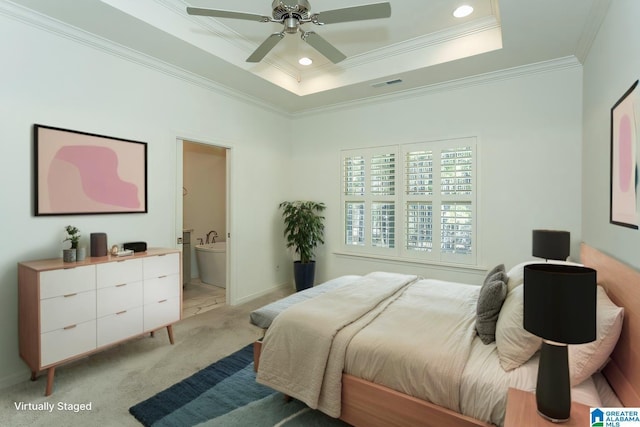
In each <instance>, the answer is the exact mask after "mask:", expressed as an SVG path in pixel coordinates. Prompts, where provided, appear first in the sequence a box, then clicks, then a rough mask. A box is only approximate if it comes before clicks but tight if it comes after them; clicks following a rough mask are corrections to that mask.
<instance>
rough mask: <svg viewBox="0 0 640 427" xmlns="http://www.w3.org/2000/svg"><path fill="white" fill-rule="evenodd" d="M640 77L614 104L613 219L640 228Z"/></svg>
mask: <svg viewBox="0 0 640 427" xmlns="http://www.w3.org/2000/svg"><path fill="white" fill-rule="evenodd" d="M637 87H638V80H636V81H635V82H634V83H633V84H632V85H631V87H630V88H629V89H628V90H627V91H626V92H625V93H624V95H622V97H620V99H619V100H618V101H617V102H616V103H615V104H614V106H613V107H612V108H611V158H610V160H611V162H610V163H611V164H610V176H609V178H610V188H609V190H610V193H609V195H610V197H609V222H610V223H611V224H615V225H619V226H622V227H627V228H632V229H636V230H637V229H638V215H639V212H640V206H639V204H640V195H639V194H638V191H640V188H639V185H640V182H639V176H638V166H639V164H640V162H639V161H638V158H639V155H640V153H639V152H638V138H639V137H640V135H638V134H637V132H638V131H640V111H639V110H640V102H639V100H640V98H639V95H638V90H637Z"/></svg>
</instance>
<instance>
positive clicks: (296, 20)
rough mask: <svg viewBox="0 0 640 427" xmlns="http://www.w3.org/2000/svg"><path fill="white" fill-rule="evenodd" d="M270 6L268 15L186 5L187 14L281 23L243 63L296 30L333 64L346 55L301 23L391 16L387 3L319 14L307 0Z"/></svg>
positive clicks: (259, 56) (263, 53)
mask: <svg viewBox="0 0 640 427" xmlns="http://www.w3.org/2000/svg"><path fill="white" fill-rule="evenodd" d="M271 7H272V9H273V13H272V17H269V16H263V15H255V14H251V13H243V12H233V11H227V10H218V9H208V8H198V7H187V13H188V14H189V15H201V16H212V17H215V18H230V19H244V20H248V21H257V22H278V23H281V24H283V26H284V28H283V29H282V31H281V32H278V33H273V34H271V35H270V36H269V37H267V39H266V40H265V41H264V42H262V44H261V45H260V46H259V47H258V49H256V50H255V52H253V53H252V54H251V56H249V57H248V58H247V62H260V61H261V60H262V59H263V58H264V57H265V56H266V55H267V53H269V52H270V51H271V49H273V48H274V47H275V46H276V45H277V44H278V42H279V41H280V40H282V38H283V37H284V35H285V34H296V33H297V32H298V31H299V32H300V34H301V37H302V40H304V41H305V42H307V43H309V44H310V45H311V46H312V47H313V48H314V49H316V50H317V51H318V52H320V53H321V54H322V55H324V56H326V57H327V59H329V60H330V61H331V62H333V63H334V64H337V63H338V62H340V61H342V60H344V59H345V58H346V55H345V54H344V53H342V52H340V51H339V50H338V49H336V48H335V47H334V46H333V45H332V44H330V43H329V42H328V41H326V40H325V39H323V38H322V37H320V36H319V35H318V34H316V33H315V32H313V31H305V30H303V29H302V25H303V24H307V23H309V22H311V23H313V24H316V25H325V24H338V23H341V22H351V21H364V20H368V19H379V18H389V17H390V16H391V4H390V3H376V4H368V5H363V6H353V7H347V8H344V9H334V10H328V11H325V12H320V13H311V12H310V9H311V5H310V4H309V2H308V1H307V0H274V1H273V3H272V4H271Z"/></svg>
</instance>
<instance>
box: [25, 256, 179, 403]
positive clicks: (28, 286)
mask: <svg viewBox="0 0 640 427" xmlns="http://www.w3.org/2000/svg"><path fill="white" fill-rule="evenodd" d="M180 272H181V261H180V252H179V251H178V250H174V249H149V250H147V251H146V252H141V253H136V254H135V255H133V256H127V257H112V256H106V257H93V258H87V259H86V260H85V261H80V262H74V263H64V262H62V259H50V260H40V261H30V262H21V263H19V264H18V286H19V290H18V299H19V338H20V356H21V357H22V358H23V359H24V361H25V362H26V363H27V365H29V368H30V369H31V378H32V379H33V380H35V379H36V377H37V375H38V373H39V372H40V371H42V370H44V369H47V370H48V374H47V386H46V391H45V395H47V396H48V395H50V394H51V392H52V389H53V378H54V374H55V368H56V367H57V366H58V365H61V364H63V363H66V362H68V361H71V360H73V359H77V358H79V357H84V356H87V355H89V354H91V353H94V352H96V351H100V350H102V349H104V348H106V347H107V346H110V345H113V344H116V343H119V342H122V341H124V340H127V339H130V338H133V337H136V336H139V335H141V334H145V333H152V332H153V331H155V330H157V329H160V328H164V327H166V328H167V332H168V334H169V340H170V342H171V344H173V329H172V324H173V323H175V322H177V321H178V320H180V318H181V312H182V282H181V280H182V278H181V273H180Z"/></svg>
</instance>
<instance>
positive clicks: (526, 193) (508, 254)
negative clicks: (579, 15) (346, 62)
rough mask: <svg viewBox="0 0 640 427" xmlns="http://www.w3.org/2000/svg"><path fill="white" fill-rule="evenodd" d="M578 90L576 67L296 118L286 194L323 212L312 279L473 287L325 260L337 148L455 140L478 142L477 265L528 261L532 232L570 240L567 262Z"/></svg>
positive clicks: (332, 246)
mask: <svg viewBox="0 0 640 427" xmlns="http://www.w3.org/2000/svg"><path fill="white" fill-rule="evenodd" d="M581 88H582V71H581V68H580V67H579V66H577V65H576V66H574V67H569V68H561V67H559V69H556V70H554V71H548V72H542V73H538V74H531V75H525V76H523V77H518V78H504V79H496V80H494V81H489V82H485V83H484V84H477V85H469V86H467V87H463V88H459V89H451V90H443V91H431V92H427V91H425V93H424V94H423V95H421V96H415V95H409V96H406V97H404V98H400V99H397V100H392V101H389V100H384V102H375V103H370V104H369V105H360V106H353V107H350V108H338V109H334V110H330V111H325V112H320V113H316V114H312V115H306V116H303V117H300V118H297V119H296V120H295V122H294V127H293V129H292V132H293V133H294V134H299V131H300V130H302V129H310V130H312V131H310V132H304V137H298V138H296V142H295V144H293V161H292V168H293V175H294V176H295V180H294V190H293V191H294V194H295V195H296V197H299V198H306V199H312V200H316V201H323V202H325V203H326V204H327V210H326V230H327V236H326V237H327V238H326V244H325V246H324V247H323V248H321V250H320V251H319V255H318V260H319V263H318V269H319V273H320V274H319V278H318V279H319V280H320V281H321V280H323V279H325V278H327V277H332V276H335V275H338V274H345V273H354V272H356V273H365V272H368V271H372V270H381V269H385V270H393V271H414V272H415V273H418V274H422V275H425V276H429V277H442V278H448V279H460V280H465V281H470V280H473V281H476V282H478V281H480V279H481V278H482V277H483V275H484V272H479V271H475V272H474V271H466V272H461V271H451V270H449V269H442V268H439V267H436V266H429V265H418V266H416V265H411V266H407V265H404V264H402V263H390V262H382V261H379V260H357V259H353V258H346V257H342V256H337V255H334V252H335V251H338V250H340V245H341V223H340V209H341V207H340V174H341V171H340V150H341V149H344V148H354V147H366V146H381V145H389V144H396V143H409V142H419V141H428V140H434V139H443V138H451V137H460V136H478V141H479V143H478V151H479V165H480V166H479V167H480V181H479V188H480V192H479V219H478V233H479V239H478V241H479V246H478V252H479V253H478V255H479V257H478V263H479V265H480V266H482V267H486V268H490V267H493V266H494V265H495V264H498V263H504V264H505V265H506V266H507V268H509V267H510V266H512V265H514V264H516V263H518V262H520V261H522V260H524V259H530V258H531V230H532V229H534V228H553V229H561V230H568V231H570V232H571V239H572V254H571V255H572V257H574V258H577V257H578V255H579V254H578V242H579V241H580V239H581V236H580V230H581V223H580V222H581V215H580V208H581V162H580V153H581V148H580V146H581V105H582V98H581ZM316 281H317V282H318V280H316Z"/></svg>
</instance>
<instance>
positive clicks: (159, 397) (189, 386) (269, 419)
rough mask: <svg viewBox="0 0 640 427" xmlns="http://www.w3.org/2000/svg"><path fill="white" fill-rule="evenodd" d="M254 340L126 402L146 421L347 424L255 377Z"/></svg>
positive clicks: (241, 426)
mask: <svg viewBox="0 0 640 427" xmlns="http://www.w3.org/2000/svg"><path fill="white" fill-rule="evenodd" d="M255 379H256V377H255V373H254V372H253V345H252V344H250V345H248V346H246V347H244V348H243V349H241V350H238V351H237V352H235V353H233V354H232V355H230V356H228V357H225V358H224V359H222V360H219V361H218V362H215V363H214V364H212V365H210V366H208V367H206V368H204V369H203V370H201V371H199V372H197V373H195V374H194V375H192V376H191V377H189V378H186V379H185V380H183V381H181V382H179V383H177V384H175V385H173V386H171V387H169V388H168V389H166V390H164V391H161V392H160V393H158V394H156V395H155V396H153V397H150V398H149V399H147V400H145V401H144V402H140V403H138V404H137V405H135V406H132V407H131V408H129V412H130V413H131V415H133V416H134V417H136V419H137V420H138V421H140V422H141V423H142V424H143V425H145V426H147V427H151V426H153V427H160V426H179V427H185V426H196V425H198V426H225V427H227V426H228V427H234V426H237V427H246V426H251V427H254V426H255V427H259V426H265V427H266V426H269V427H272V426H283V427H298V426H300V427H308V426H346V425H347V424H345V423H343V422H341V421H340V420H336V419H334V418H331V417H329V416H327V415H325V414H323V413H321V412H319V411H314V410H312V409H309V408H308V407H307V406H306V405H305V404H304V403H301V402H298V401H296V400H292V401H290V402H285V400H284V397H283V395H282V394H281V393H277V392H275V391H274V390H272V389H270V388H268V387H265V386H263V385H260V384H258V383H257V382H256V380H255Z"/></svg>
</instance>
